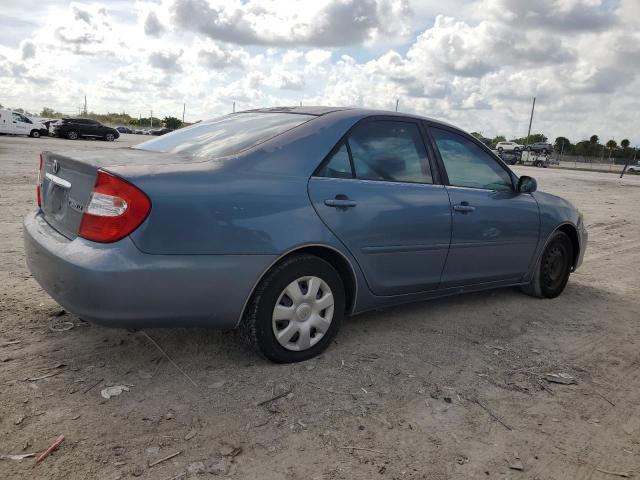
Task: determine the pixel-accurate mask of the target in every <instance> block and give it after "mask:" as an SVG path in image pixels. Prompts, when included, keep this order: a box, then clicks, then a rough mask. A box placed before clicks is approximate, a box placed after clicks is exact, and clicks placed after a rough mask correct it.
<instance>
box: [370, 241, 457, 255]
mask: <svg viewBox="0 0 640 480" xmlns="http://www.w3.org/2000/svg"><path fill="white" fill-rule="evenodd" d="M429 250H449V244H448V243H436V244H433V245H380V246H376V245H373V246H369V247H362V248H361V249H360V251H361V252H362V253H365V254H368V255H372V254H373V255H375V254H377V253H408V252H426V251H429Z"/></svg>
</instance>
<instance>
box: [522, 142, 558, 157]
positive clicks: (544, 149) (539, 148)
mask: <svg viewBox="0 0 640 480" xmlns="http://www.w3.org/2000/svg"><path fill="white" fill-rule="evenodd" d="M525 150H527V151H529V152H535V153H543V154H545V155H546V154H547V153H553V145H551V144H550V143H547V142H536V143H532V144H531V145H527V146H526V147H525Z"/></svg>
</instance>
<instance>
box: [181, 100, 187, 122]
mask: <svg viewBox="0 0 640 480" xmlns="http://www.w3.org/2000/svg"><path fill="white" fill-rule="evenodd" d="M186 109H187V104H186V103H183V104H182V124H183V125H184V111H185V110H186Z"/></svg>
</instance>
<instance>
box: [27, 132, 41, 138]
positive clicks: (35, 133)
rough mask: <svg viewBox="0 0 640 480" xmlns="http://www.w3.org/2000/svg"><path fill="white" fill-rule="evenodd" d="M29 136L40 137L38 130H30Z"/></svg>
mask: <svg viewBox="0 0 640 480" xmlns="http://www.w3.org/2000/svg"><path fill="white" fill-rule="evenodd" d="M29 136H30V137H33V138H40V132H39V131H38V130H31V133H30V134H29Z"/></svg>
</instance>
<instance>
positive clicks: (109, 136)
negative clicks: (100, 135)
mask: <svg viewBox="0 0 640 480" xmlns="http://www.w3.org/2000/svg"><path fill="white" fill-rule="evenodd" d="M104 139H105V140H106V141H107V142H113V141H114V140H115V139H116V136H115V135H114V134H113V133H111V132H109V133H107V134H106V135H105V136H104Z"/></svg>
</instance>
